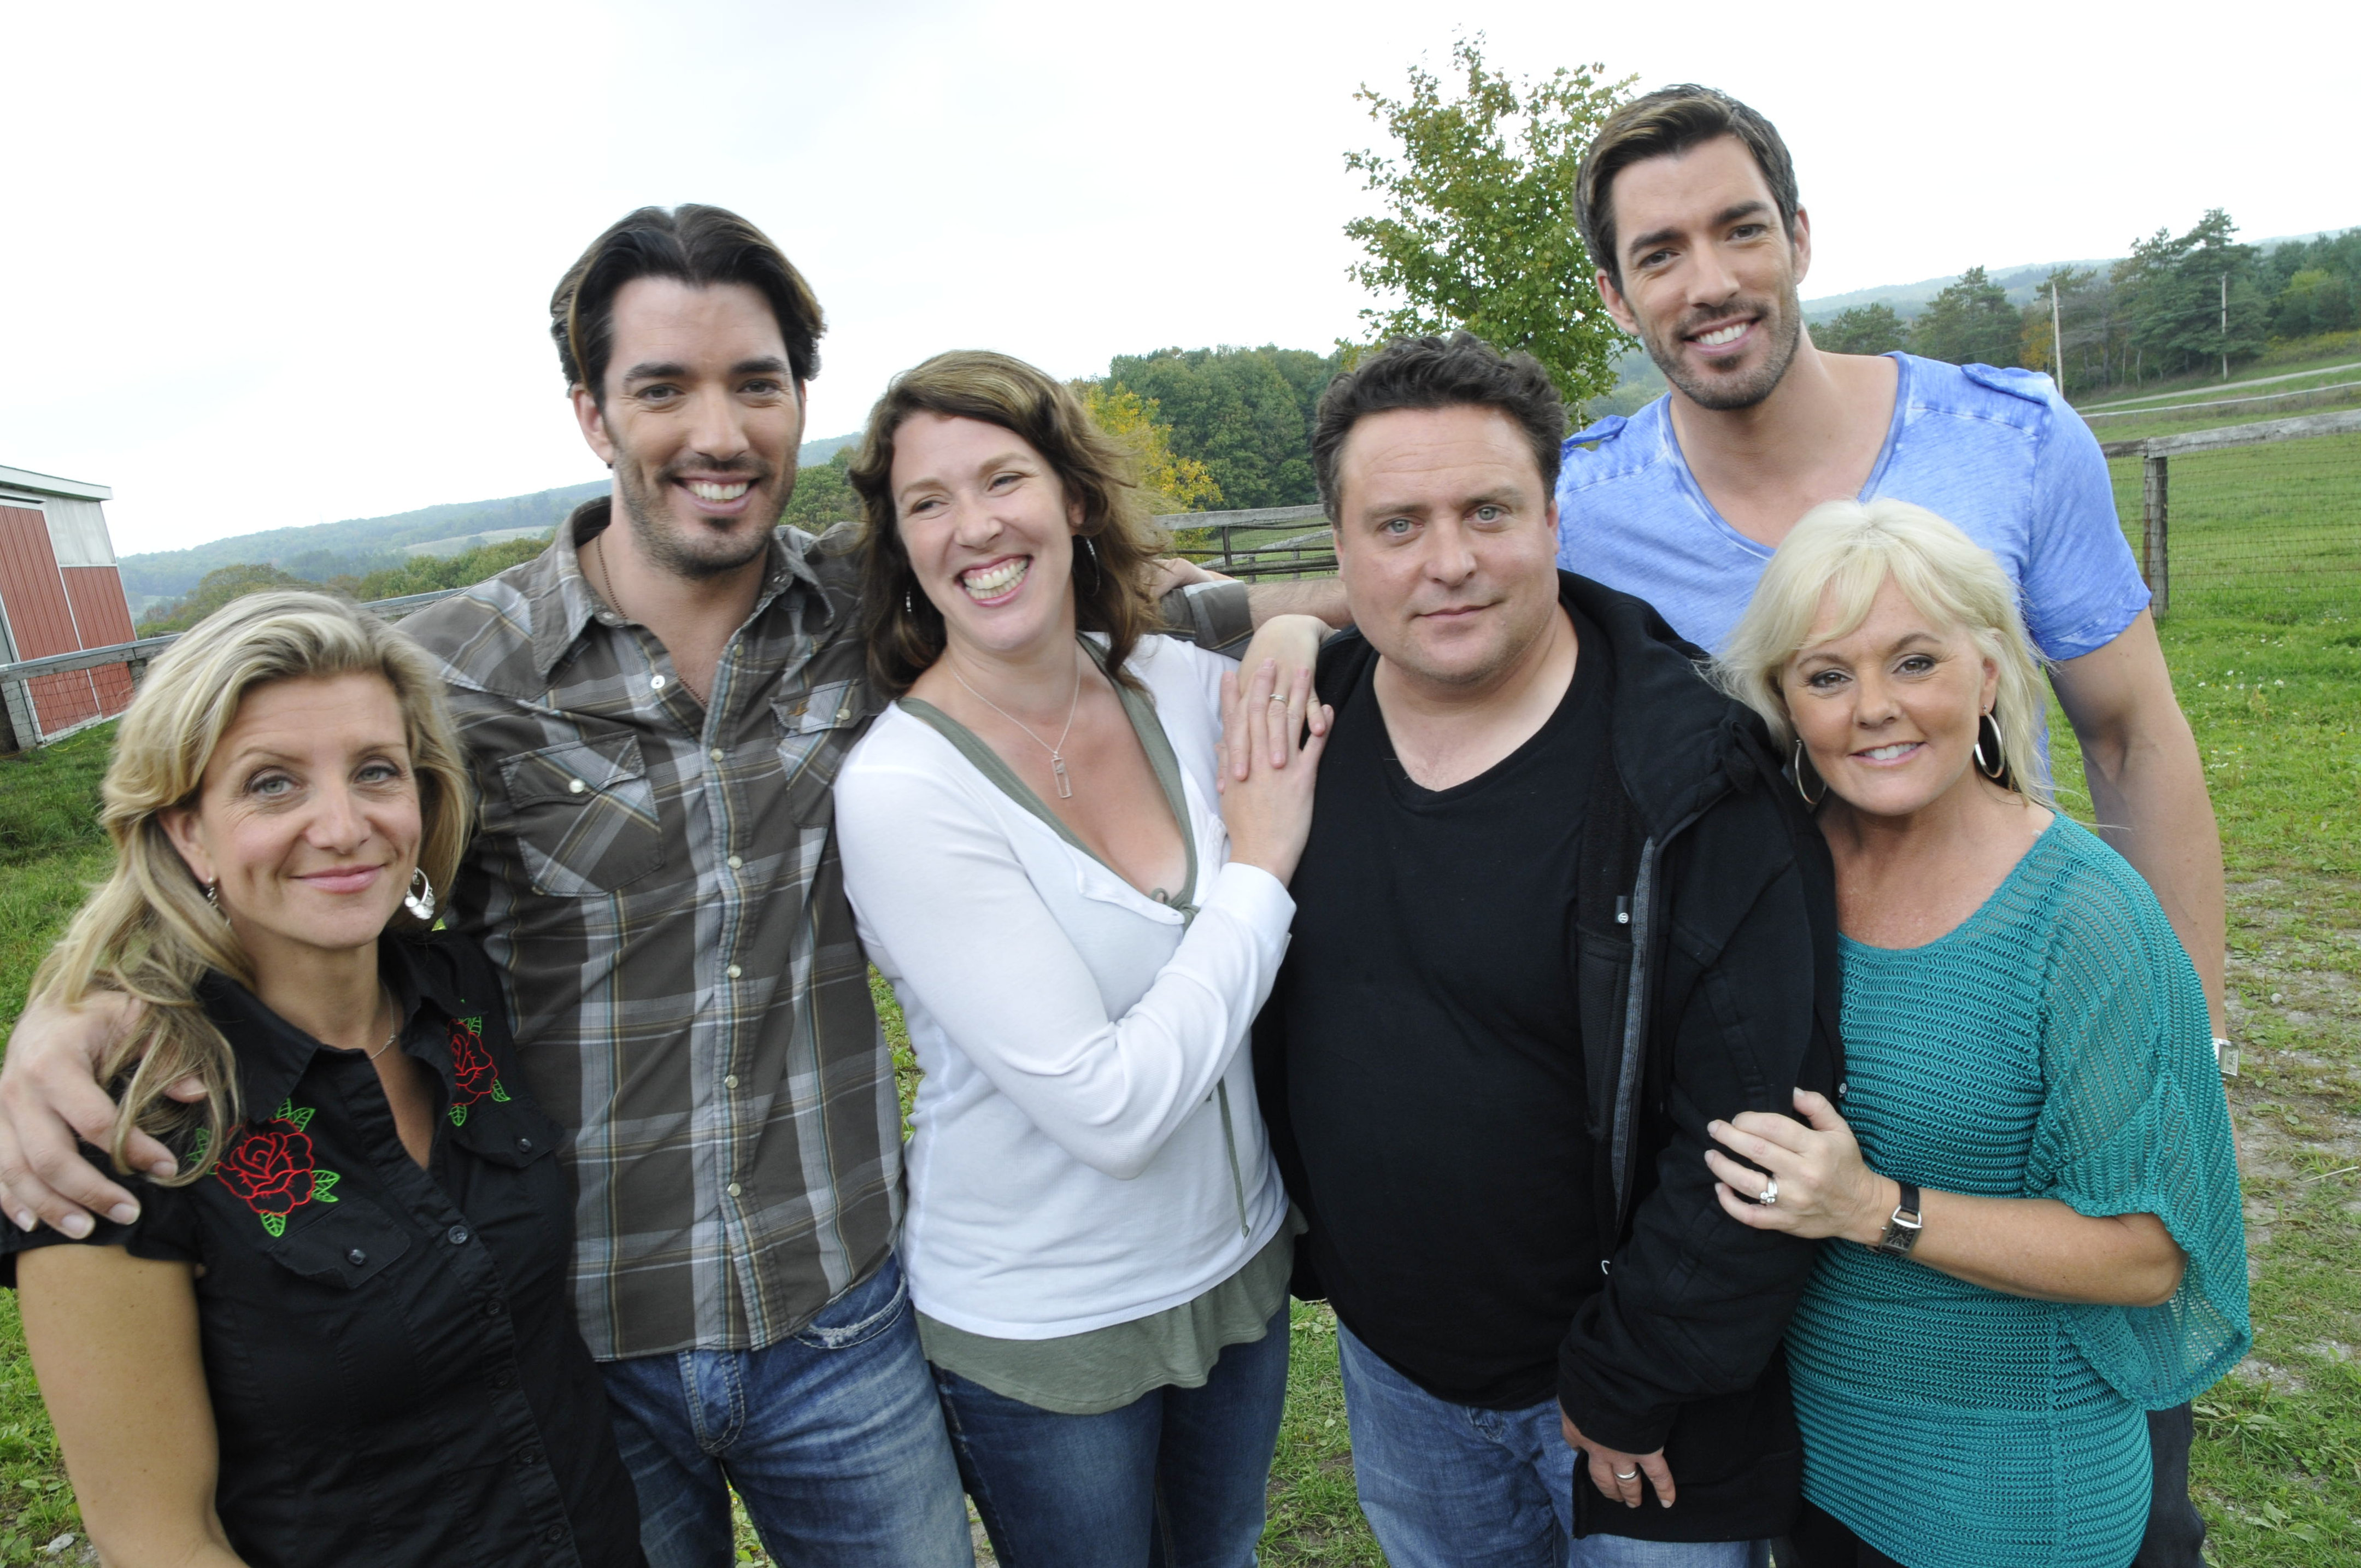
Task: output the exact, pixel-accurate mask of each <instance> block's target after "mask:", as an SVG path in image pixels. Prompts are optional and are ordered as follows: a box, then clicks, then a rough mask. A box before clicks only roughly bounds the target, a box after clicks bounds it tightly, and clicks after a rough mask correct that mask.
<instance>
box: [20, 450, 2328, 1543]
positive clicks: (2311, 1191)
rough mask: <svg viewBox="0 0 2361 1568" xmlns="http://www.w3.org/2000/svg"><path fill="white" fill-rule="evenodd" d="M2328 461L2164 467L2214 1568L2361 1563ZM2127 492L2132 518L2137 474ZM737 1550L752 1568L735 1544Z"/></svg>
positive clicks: (45, 818) (34, 819)
mask: <svg viewBox="0 0 2361 1568" xmlns="http://www.w3.org/2000/svg"><path fill="white" fill-rule="evenodd" d="M2331 445H2332V444H2331V443H2329V442H2307V443H2302V444H2300V446H2299V448H2297V449H2290V448H2289V447H2264V448H2249V449H2245V450H2244V451H2242V452H2233V453H2224V454H2219V455H2209V456H2208V457H2207V458H2205V459H2203V460H2202V461H2204V462H2207V463H2227V462H2228V461H2229V460H2231V459H2234V458H2235V459H2239V460H2240V462H2239V463H2238V464H2235V465H2232V466H2229V467H2227V468H2224V469H2219V470H2216V471H2215V472H2214V473H2213V475H2211V476H2210V477H2204V478H2202V479H2201V478H2200V477H2197V476H2198V472H2199V471H2198V467H2197V462H2198V461H2199V460H2190V461H2189V462H2188V463H2187V464H2186V466H2180V465H2176V471H2175V475H2174V487H2175V490H2174V493H2175V503H2176V512H2175V515H2176V526H2175V543H2176V547H2177V553H2178V548H2179V547H2180V546H2182V545H2183V544H2184V543H2185V545H2186V548H2187V549H2188V551H2189V552H2190V554H2189V556H2188V557H2187V558H2188V560H2189V561H2190V562H2191V564H2192V565H2191V566H2190V568H2189V569H2188V570H2187V571H2186V573H2183V572H2180V571H2177V572H2176V585H2177V586H2176V590H2175V599H2174V604H2175V609H2174V611H2173V613H2172V614H2171V615H2170V616H2169V617H2168V618H2167V619H2166V620H2165V622H2164V624H2163V628H2162V630H2163V636H2164V642H2165V649H2166V653H2167V656H2168V658H2169V661H2170V663H2171V665H2172V668H2173V673H2174V679H2175V683H2176V685H2177V687H2178V689H2179V693H2180V701H2181V705H2182V707H2183V708H2184V709H2185V710H2186V711H2187V712H2188V714H2189V716H2190V719H2191V724H2192V725H2193V727H2194V728H2195V730H2196V733H2197V738H2198V742H2199V745H2200V747H2201V749H2202V752H2203V754H2204V757H2205V760H2206V767H2207V778H2208V780H2209V782H2210V783H2211V784H2212V786H2213V798H2214V805H2215V809H2216V812H2217V814H2218V815H2219V817H2220V819H2221V823H2222V830H2223V839H2224V858H2225V862H2226V865H2227V869H2228V873H2229V887H2230V911H2231V914H2230V948H2231V955H2230V961H2231V974H2230V990H2231V995H2232V1003H2231V1006H2232V1014H2233V1018H2234V1020H2235V1024H2234V1032H2235V1035H2236V1036H2237V1037H2238V1039H2239V1040H2240V1042H2241V1043H2242V1045H2243V1046H2244V1047H2245V1062H2244V1069H2243V1072H2242V1075H2241V1076H2240V1077H2239V1078H2237V1079H2236V1080H2234V1081H2233V1082H2232V1084H2231V1101H2232V1106H2233V1110H2234V1113H2235V1120H2236V1123H2237V1126H2238V1131H2239V1145H2240V1164H2241V1168H2242V1173H2243V1176H2244V1180H2245V1186H2246V1218H2247V1226H2248V1242H2249V1252H2250V1255H2251V1257H2252V1259H2253V1269H2254V1277H2255V1298H2254V1299H2255V1331H2256V1347H2255V1354H2254V1355H2253V1356H2252V1357H2251V1358H2250V1359H2249V1361H2248V1362H2247V1363H2246V1365H2243V1366H2242V1367H2241V1368H2240V1369H2239V1370H2238V1371H2237V1372H2236V1373H2235V1374H2234V1375H2233V1376H2230V1377H2228V1378H2226V1379H2224V1381H2223V1382H2222V1383H2221V1384H2220V1385H2218V1386H2217V1387H2215V1388H2214V1389H2213V1391H2212V1392H2211V1393H2209V1394H2208V1395H2206V1396H2205V1397H2204V1398H2202V1400H2201V1401H2200V1404H2199V1418H2200V1419H2199V1442H2198V1449H2197V1453H2196V1461H2195V1489H2196V1492H2197V1496H2198V1500H2199V1504H2200V1506H2201V1507H2202V1508H2203V1510H2204V1512H2205V1515H2206V1518H2207V1519H2208V1521H2209V1523H2210V1524H2211V1526H2212V1528H2213V1549H2212V1550H2213V1558H2214V1561H2215V1562H2216V1563H2222V1564H2225V1565H2236V1568H2342V1565H2345V1564H2349V1563H2354V1562H2356V1561H2361V1523H2356V1520H2361V1366H2356V1362H2355V1359H2354V1358H2355V1354H2356V1347H2361V1269H2356V1266H2355V1265H2356V1260H2361V845H2356V841H2355V835H2354V829H2353V824H2354V823H2355V822H2356V821H2361V538H2356V532H2355V527H2356V520H2361V446H2356V449H2351V450H2348V451H2346V452H2344V453H2332V454H2330V456H2331V457H2333V458H2334V461H2333V462H2332V461H2323V462H2322V463H2321V464H2320V465H2319V467H2320V470H2321V474H2322V476H2323V477H2319V478H2318V479H2317V480H2312V479H2306V480H2304V481H2303V483H2302V485H2301V486H2298V485H2297V484H2296V482H2295V477H2298V470H2299V468H2300V467H2301V465H2298V464H2295V463H2292V462H2291V461H2290V451H2291V450H2300V449H2301V448H2323V449H2325V448H2329V447H2331ZM2310 461H2311V459H2309V458H2306V459H2305V462H2306V463H2309V462H2310ZM2301 471H2302V472H2304V473H2309V472H2311V471H2312V470H2311V469H2310V468H2308V467H2304V468H2302V469H2301ZM2123 483H2124V477H2123V474H2122V472H2121V466H2119V471H2118V484H2119V487H2120V486H2121V485H2122V484H2123ZM2129 483H2130V485H2131V495H2130V498H2129V499H2130V505H2129V507H2128V508H2127V509H2126V515H2127V516H2129V517H2132V518H2134V519H2136V517H2137V515H2138V510H2137V495H2136V488H2137V476H2136V473H2134V474H2133V475H2132V476H2131V477H2130V481H2129ZM2184 484H2186V485H2187V486H2189V487H2190V488H2189V489H2188V491H2187V492H2186V493H2187V494H2188V495H2189V496H2190V497H2191V501H2190V503H2189V504H2190V509H2191V510H2189V511H2188V512H2187V513H2186V514H2185V515H2186V516H2187V517H2188V518H2189V519H2190V521H2188V522H2187V524H2186V530H2187V532H2185V533H2184V532H2183V525H2182V523H2181V522H2180V518H2181V517H2182V516H2183V515H2184V513H2183V512H2182V511H2181V497H2182V495H2183V494H2184V491H2183V488H2182V487H2183V486H2184ZM2209 490H2210V491H2211V492H2212V493H2213V494H2215V495H2217V496H2218V498H2219V500H2220V503H2221V505H2222V506H2224V508H2227V507H2229V506H2230V505H2231V504H2233V503H2235V502H2236V501H2238V500H2239V499H2240V498H2241V497H2242V496H2243V497H2244V499H2245V502H2246V505H2247V506H2248V507H2249V508H2252V507H2254V506H2257V505H2268V506H2274V507H2278V508H2279V510H2277V511H2273V512H2271V513H2269V515H2271V516H2273V517H2275V518H2277V520H2278V521H2276V522H2274V523H2272V524H2270V525H2268V527H2267V528H2261V527H2257V525H2256V524H2254V523H2251V522H2247V523H2235V522H2233V521H2229V519H2230V517H2233V516H2235V513H2225V515H2224V519H2223V520H2222V521H2219V522H2218V524H2216V525H2212V526H2218V527H2219V528H2220V529H2224V530H2228V531H2230V532H2227V533H2225V534H2224V536H2223V538H2224V541H2226V543H2219V545H2218V548H2217V545H2216V544H2214V543H2207V540H2206V537H2205V531H2206V527H2207V526H2209V525H2206V524H2204V523H2203V522H2202V517H2203V508H2202V507H2201V506H2200V505H2199V501H2198V499H2197V498H2200V497H2201V496H2202V495H2203V494H2205V493H2208V492H2209ZM2274 496H2280V497H2283V498H2284V502H2283V504H2282V503H2281V502H2278V501H2272V500H2271V498H2272V497H2274ZM2206 504H2207V505H2212V504H2213V503H2212V502H2208V503H2206ZM2339 527H2341V528H2342V529H2343V530H2344V532H2343V534H2342V539H2343V543H2342V545H2341V547H2338V546H2335V545H2334V543H2333V541H2332V544H2331V547H2329V548H2326V549H2324V550H2323V551H2321V552H2319V553H2318V554H2306V555H2304V557H2303V565H2301V567H2300V568H2299V569H2297V570H2294V571H2289V572H2266V571H2261V570H2246V569H2245V567H2246V565H2251V564H2252V563H2253V562H2256V561H2268V560H2269V559H2272V558H2275V557H2274V553H2275V552H2284V551H2288V550H2298V551H2308V550H2309V549H2310V548H2311V547H2310V546H2308V545H2305V544H2304V543H2302V542H2303V541H2304V540H2305V539H2307V538H2310V537H2311V536H2312V533H2313V532H2314V531H2316V530H2319V529H2335V528H2339ZM2205 561H2213V562H2216V563H2217V564H2219V565H2221V566H2222V567H2223V568H2224V572H2223V573H2221V574H2217V576H2215V577H2214V578H2212V579H2209V578H2208V576H2207V575H2206V574H2205V573H2203V572H2201V571H2198V570H2196V567H2195V565H2194V564H2195V563H2199V562H2205ZM2051 728H2052V731H2053V734H2054V735H2055V736H2056V737H2057V745H2058V751H2059V758H2058V761H2059V774H2060V782H2061V784H2062V785H2063V787H2064V791H2065V794H2064V804H2065V805H2066V806H2068V808H2069V809H2070V810H2073V811H2074V812H2075V813H2076V814H2077V815H2079V816H2082V817H2085V818H2086V819H2087V817H2088V802H2087V798H2086V797H2084V796H2083V795H2081V793H2080V782H2081V778H2080V763H2079V759H2078V757H2077V756H2076V754H2075V750H2074V746H2073V742H2072V738H2071V735H2070V732H2068V731H2067V730H2066V729H2065V726H2064V724H2063V722H2062V719H2060V718H2058V717H2057V716H2055V715H2054V714H2053V717H2052V720H2051ZM106 744H107V732H106V731H105V730H103V729H102V730H93V731H91V732H87V733H85V734H84V735H82V736H78V737H76V738H74V739H73V740H70V741H68V742H66V743H65V744H63V745H60V746H59V747H56V748H54V749H52V750H51V751H48V752H45V753H42V754H39V755H38V756H36V757H34V758H31V759H27V760H21V761H19V760H0V1021H13V1020H14V1017H15V1015H16V1011H17V1009H18V1007H19V1006H20V1005H21V1003H22V999H23V995H24V986H25V982H26V981H27V979H28V978H29V977H30V975H31V973H32V970H33V967H34V965H35V964H36V963H37V962H38V959H39V956H40V953H41V952H42V950H43V949H44V948H45V947H46V945H47V944H48V942H49V940H50V939H51V938H53V937H54V935H55V933H56V931H57V930H58V928H59V927H60V925H61V923H62V922H63V920H64V918H65V917H66V916H67V915H68V914H69V913H71V908H72V907H73V905H74V904H75V902H76V901H77V899H78V898H79V896H80V893H81V890H82V888H83V887H84V886H86V885H87V884H88V883H90V882H92V881H93V880H94V879H95V878H97V877H98V876H99V875H101V874H103V872H104V869H105V865H106V852H105V847H104V842H103V840H102V839H100V838H99V837H98V835H97V833H96V831H95V829H94V828H93V827H92V826H91V821H90V813H91V812H92V811H93V809H94V805H95V798H96V796H95V791H96V782H97V775H98V772H99V769H100V768H101V767H103V765H104V748H105V746H106ZM898 1022H899V1021H898V1019H895V1018H892V1017H890V1016H889V1020H888V1032H889V1035H892V1036H894V1041H895V1047H896V1049H897V1055H898V1056H899V1058H900V1059H901V1060H902V1062H903V1064H904V1065H905V1066H906V1065H907V1047H906V1042H905V1041H904V1040H903V1039H902V1038H901V1036H900V1035H899V1031H898ZM1293 1350H1294V1355H1295V1364H1294V1367H1293V1369H1292V1371H1291V1373H1290V1397H1289V1403H1288V1411H1287V1418H1286V1424H1285V1426H1284V1428H1283V1430H1282V1432H1281V1436H1280V1443H1279V1456H1278V1462H1277V1464H1276V1466H1275V1467H1274V1469H1273V1472H1272V1477H1271V1519H1270V1527H1269V1530H1268V1534H1267V1535H1266V1537H1265V1543H1264V1557H1265V1560H1266V1561H1268V1562H1271V1563H1323V1564H1367V1565H1375V1564H1378V1563H1381V1562H1382V1558H1381V1557H1380V1555H1379V1553H1378V1550H1377V1548H1376V1546H1375V1544H1374V1543H1373V1542H1372V1541H1370V1539H1369V1536H1368V1533H1367V1529H1366V1528H1365V1527H1364V1526H1363V1524H1362V1522H1361V1519H1360V1515H1359V1511H1358V1509H1357V1508H1356V1505H1355V1503H1354V1500H1353V1488H1352V1472H1351V1458H1350V1453H1349V1449H1348V1446H1347V1444H1346V1441H1345V1420H1344V1409H1343V1400H1342V1395H1341V1391H1340V1389H1339V1387H1338V1383H1337V1376H1336V1368H1335V1338H1334V1320H1333V1318H1331V1317H1330V1316H1329V1315H1328V1314H1327V1312H1326V1311H1325V1310H1324V1309H1321V1308H1317V1307H1308V1306H1301V1305H1299V1306H1298V1307H1297V1308H1296V1310H1295V1314H1294V1333H1293ZM79 1531H80V1522H79V1519H78V1517H77V1516H76V1514H75V1513H74V1509H73V1502H72V1497H71V1488H70V1487H68V1486H66V1484H65V1482H64V1478H63V1475H62V1473H61V1471H60V1467H59V1463H58V1456H57V1452H56V1446H55V1443H54V1441H53V1440H52V1438H51V1436H50V1433H49V1423H48V1421H47V1420H46V1418H45V1416H44V1414H43V1412H42V1409H41V1406H40V1402H39V1398H38V1390H37V1389H36V1387H35V1386H34V1382H33V1378H32V1374H31V1370H30V1368H29V1367H28V1365H27V1364H26V1361H25V1357H24V1351H23V1343H22V1339H21V1336H20V1334H19V1332H18V1330H17V1326H16V1308H15V1302H14V1299H13V1298H11V1297H8V1296H6V1295H5V1293H0V1563H7V1564H13V1563H52V1562H58V1561H71V1560H72V1553H71V1552H67V1553H65V1554H63V1555H62V1556H61V1557H60V1556H45V1555H43V1554H42V1553H41V1548H42V1547H43V1545H44V1544H45V1543H47V1542H49V1541H52V1540H54V1539H55V1538H56V1537H58V1536H60V1535H61V1534H66V1533H73V1534H76V1535H79ZM77 1544H79V1543H77ZM741 1561H744V1562H748V1563H759V1562H761V1561H762V1557H761V1554H760V1552H758V1551H757V1550H756V1549H755V1548H754V1547H753V1545H752V1540H751V1537H748V1536H744V1535H741Z"/></svg>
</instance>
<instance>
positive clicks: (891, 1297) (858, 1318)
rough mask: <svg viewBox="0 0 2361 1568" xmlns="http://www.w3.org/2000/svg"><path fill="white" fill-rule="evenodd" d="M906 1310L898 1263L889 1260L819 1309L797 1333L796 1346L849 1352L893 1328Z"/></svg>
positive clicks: (907, 1303) (906, 1294)
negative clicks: (814, 1316) (816, 1314)
mask: <svg viewBox="0 0 2361 1568" xmlns="http://www.w3.org/2000/svg"><path fill="white" fill-rule="evenodd" d="M909 1310H910V1288H909V1285H908V1284H907V1282H906V1281H905V1280H904V1279H903V1277H902V1264H901V1260H900V1259H898V1258H895V1257H888V1258H887V1259H886V1260H885V1262H884V1265H883V1266H880V1267H879V1268H878V1270H877V1272H876V1273H874V1274H873V1275H871V1276H870V1277H868V1278H866V1279H864V1280H862V1282H861V1283H860V1284H858V1285H855V1286H854V1287H852V1288H851V1289H849V1290H847V1291H845V1292H844V1293H843V1294H842V1295H840V1296H839V1297H838V1298H837V1299H835V1300H833V1301H830V1302H829V1304H828V1305H827V1306H825V1307H822V1308H821V1309H820V1310H819V1315H818V1317H816V1318H814V1319H813V1320H812V1321H810V1322H808V1323H806V1324H805V1325H804V1326H803V1327H802V1328H801V1329H799V1330H798V1331H796V1335H795V1339H796V1343H797V1344H801V1345H807V1346H809V1347H810V1348H811V1349H813V1350H851V1349H852V1348H853V1347H854V1346H855V1345H860V1344H866V1343H868V1342H869V1341H871V1340H873V1339H875V1338H876V1337H877V1336H878V1335H879V1334H882V1333H884V1332H885V1331H886V1330H888V1329H890V1328H892V1327H893V1326H894V1324H895V1321H897V1320H898V1319H901V1318H903V1317H905V1316H906V1315H907V1314H908V1312H909Z"/></svg>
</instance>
